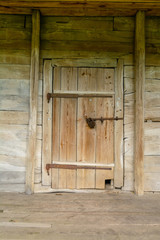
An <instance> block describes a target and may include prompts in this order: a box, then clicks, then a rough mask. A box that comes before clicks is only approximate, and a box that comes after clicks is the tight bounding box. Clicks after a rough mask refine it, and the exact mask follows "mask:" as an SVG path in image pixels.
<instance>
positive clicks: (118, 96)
mask: <svg viewBox="0 0 160 240" xmlns="http://www.w3.org/2000/svg"><path fill="white" fill-rule="evenodd" d="M115 116H116V117H118V118H123V60H122V59H119V60H118V65H117V69H116V80H115ZM114 137H115V143H114V144H115V145H114V151H115V155H114V156H115V169H114V186H115V187H116V188H121V187H122V186H123V171H124V169H123V120H119V121H116V122H115V125H114Z"/></svg>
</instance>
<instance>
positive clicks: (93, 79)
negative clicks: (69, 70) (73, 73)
mask: <svg viewBox="0 0 160 240" xmlns="http://www.w3.org/2000/svg"><path fill="white" fill-rule="evenodd" d="M96 84H97V68H79V69H78V91H90V92H91V91H93V92H95V91H96Z"/></svg>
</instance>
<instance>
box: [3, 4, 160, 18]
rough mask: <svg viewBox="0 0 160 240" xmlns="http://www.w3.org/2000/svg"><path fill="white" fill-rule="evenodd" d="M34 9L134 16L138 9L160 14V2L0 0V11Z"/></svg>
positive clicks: (52, 12) (63, 13)
mask: <svg viewBox="0 0 160 240" xmlns="http://www.w3.org/2000/svg"><path fill="white" fill-rule="evenodd" d="M32 9H39V10H40V11H41V14H42V15H45V16H58V15H59V16H134V15H135V14H136V12H137V11H138V10H143V11H146V15H150V16H160V2H159V1H155V0H153V1H151V0H134V1H131V0H123V1H122V0H103V1H102V0H78V1H76V0H59V1H55V0H50V1H42V0H39V1H36V0H33V1H31V0H23V1H22V0H6V1H4V0H0V13H8V14H31V13H32Z"/></svg>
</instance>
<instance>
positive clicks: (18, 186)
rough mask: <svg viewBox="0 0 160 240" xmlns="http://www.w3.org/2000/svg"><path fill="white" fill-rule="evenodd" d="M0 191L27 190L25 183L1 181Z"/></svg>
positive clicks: (21, 191) (19, 191) (20, 191)
mask: <svg viewBox="0 0 160 240" xmlns="http://www.w3.org/2000/svg"><path fill="white" fill-rule="evenodd" d="M0 192H16V193H17V192H18V193H23V192H25V184H24V183H23V184H17V183H14V184H12V183H6V184H5V183H1V184H0Z"/></svg>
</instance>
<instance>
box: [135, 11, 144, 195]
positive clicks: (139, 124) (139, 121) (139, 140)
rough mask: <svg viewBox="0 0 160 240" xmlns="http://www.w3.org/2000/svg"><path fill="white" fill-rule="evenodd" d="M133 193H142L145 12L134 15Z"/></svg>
mask: <svg viewBox="0 0 160 240" xmlns="http://www.w3.org/2000/svg"><path fill="white" fill-rule="evenodd" d="M135 59H136V66H135V79H136V113H135V153H134V154H135V193H136V194H137V195H143V193H144V91H145V12H143V11H139V12H138V13H137V15H136V36H135Z"/></svg>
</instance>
